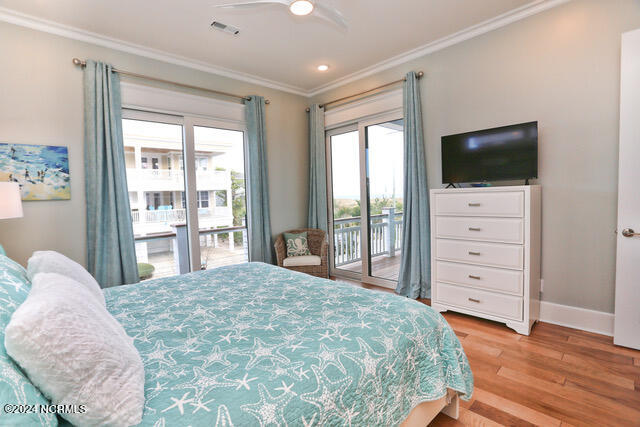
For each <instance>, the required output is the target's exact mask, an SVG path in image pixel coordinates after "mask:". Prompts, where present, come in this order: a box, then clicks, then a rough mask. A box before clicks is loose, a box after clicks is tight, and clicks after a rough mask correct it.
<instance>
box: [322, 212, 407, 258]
mask: <svg viewBox="0 0 640 427" xmlns="http://www.w3.org/2000/svg"><path fill="white" fill-rule="evenodd" d="M384 212H385V213H383V214H380V215H372V216H371V226H370V235H369V246H370V247H371V257H372V258H373V257H377V256H381V255H388V256H391V257H393V256H395V252H396V251H398V250H400V248H402V212H397V213H396V212H395V210H394V209H386V210H385V211H384ZM360 223H361V217H359V216H358V217H350V218H341V219H336V220H334V221H333V247H334V257H335V259H334V264H335V266H336V267H339V266H342V265H346V264H351V263H354V262H358V261H361V260H362V254H361V246H362V245H361V236H360V230H361V228H360Z"/></svg>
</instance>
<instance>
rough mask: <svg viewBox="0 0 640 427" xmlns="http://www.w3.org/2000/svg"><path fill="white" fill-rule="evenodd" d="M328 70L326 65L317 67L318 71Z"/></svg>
mask: <svg viewBox="0 0 640 427" xmlns="http://www.w3.org/2000/svg"><path fill="white" fill-rule="evenodd" d="M328 69H329V66H328V65H325V64H322V65H318V71H327V70H328Z"/></svg>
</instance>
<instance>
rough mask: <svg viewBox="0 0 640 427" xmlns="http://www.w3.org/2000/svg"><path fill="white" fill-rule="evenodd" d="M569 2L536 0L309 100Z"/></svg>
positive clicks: (313, 91)
mask: <svg viewBox="0 0 640 427" xmlns="http://www.w3.org/2000/svg"><path fill="white" fill-rule="evenodd" d="M569 1H571V0H534V1H532V2H531V3H529V4H526V5H524V6H521V7H519V8H516V9H513V10H511V11H509V12H506V13H503V14H502V15H498V16H496V17H494V18H491V19H489V20H486V21H484V22H481V23H479V24H476V25H473V26H471V27H468V28H465V29H464V30H461V31H458V32H457V33H453V34H451V35H449V36H445V37H442V38H440V39H438V40H434V41H433V42H430V43H427V44H425V45H423V46H420V47H418V48H415V49H412V50H409V51H407V52H404V53H402V54H400V55H397V56H394V57H392V58H389V59H385V60H384V61H381V62H379V63H377V64H375V65H371V66H369V67H366V68H363V69H362V70H360V71H356V72H355V73H351V74H349V75H347V76H344V77H341V78H339V79H336V80H334V81H332V82H329V83H327V84H324V85H322V86H318V87H316V88H314V89H311V90H309V91H307V96H309V97H312V96H316V95H319V94H321V93H323V92H327V91H329V90H332V89H336V88H338V87H340V86H344V85H346V84H349V83H352V82H355V81H357V80H360V79H363V78H365V77H368V76H371V75H373V74H377V73H379V72H381V71H384V70H388V69H389V68H393V67H395V66H398V65H401V64H404V63H407V62H409V61H412V60H414V59H417V58H420V57H422V56H426V55H429V54H430V53H434V52H437V51H439V50H442V49H445V48H447V47H449V46H453V45H455V44H458V43H462V42H464V41H466V40H469V39H472V38H474V37H478V36H480V35H482V34H485V33H488V32H490V31H493V30H496V29H498V28H502V27H505V26H507V25H509V24H512V23H514V22H517V21H520V20H522V19H525V18H528V17H530V16H533V15H535V14H538V13H540V12H544V11H545V10H548V9H551V8H554V7H556V6H560V5H561V4H564V3H567V2H569Z"/></svg>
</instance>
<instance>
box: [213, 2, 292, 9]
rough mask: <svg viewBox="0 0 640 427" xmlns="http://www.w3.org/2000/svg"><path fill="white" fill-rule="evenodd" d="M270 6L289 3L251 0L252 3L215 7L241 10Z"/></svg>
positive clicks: (287, 4) (287, 3)
mask: <svg viewBox="0 0 640 427" xmlns="http://www.w3.org/2000/svg"><path fill="white" fill-rule="evenodd" d="M270 4H283V5H285V6H289V1H288V0H253V1H247V2H238V3H228V4H220V5H216V7H218V8H221V9H242V8H249V7H255V6H266V5H270Z"/></svg>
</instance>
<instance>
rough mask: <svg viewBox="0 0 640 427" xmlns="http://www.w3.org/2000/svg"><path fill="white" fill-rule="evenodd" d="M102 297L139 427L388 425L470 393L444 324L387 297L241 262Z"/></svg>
mask: <svg viewBox="0 0 640 427" xmlns="http://www.w3.org/2000/svg"><path fill="white" fill-rule="evenodd" d="M105 296H106V299H107V308H108V309H109V311H110V312H111V313H112V314H113V315H114V316H115V317H116V318H117V319H118V320H119V321H120V322H121V323H122V325H123V326H124V328H125V329H126V331H127V333H128V334H129V335H130V336H131V337H133V339H134V344H135V346H136V347H137V348H138V350H139V351H140V354H141V357H142V360H143V362H144V365H145V375H146V380H145V383H146V384H145V398H146V402H145V410H144V415H143V420H142V424H141V425H148V426H152V425H155V426H187V425H191V426H204V425H207V426H213V425H215V426H232V425H235V426H253V425H260V426H267V425H269V426H271V425H290V426H311V425H314V426H315V425H385V426H390V425H398V424H400V423H402V421H404V419H405V418H406V417H407V416H408V414H409V412H410V411H411V410H412V409H413V408H414V407H415V406H416V405H418V404H419V403H421V402H424V401H431V400H436V399H439V398H441V397H442V396H444V395H445V394H446V392H447V388H450V389H453V390H456V391H458V392H460V393H461V395H462V398H463V399H464V398H467V399H468V398H470V397H471V393H472V391H473V377H472V375H471V370H470V369H469V363H468V361H467V357H466V356H465V354H464V352H463V350H462V347H461V345H460V342H459V341H458V339H457V337H456V336H455V334H454V333H453V331H452V330H451V328H450V327H449V325H448V324H447V323H446V321H445V320H444V318H443V317H442V316H441V315H440V314H439V313H436V312H435V311H433V310H432V309H431V308H430V307H427V306H425V305H424V304H421V303H419V302H416V301H413V300H410V299H407V298H402V297H399V296H396V295H393V294H387V293H383V292H377V291H371V290H367V289H363V288H358V287H355V286H352V285H349V284H347V283H340V282H335V281H330V280H325V279H318V278H314V277H312V276H308V275H306V274H302V273H297V272H293V271H289V270H285V269H282V268H278V267H274V266H271V265H267V264H262V263H248V264H241V265H235V266H229V267H220V268H217V269H214V270H208V271H202V272H197V273H192V274H187V275H182V276H176V277H172V278H163V279H157V280H152V281H149V282H145V283H140V284H136V285H129V286H122V287H116V288H110V289H106V290H105Z"/></svg>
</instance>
